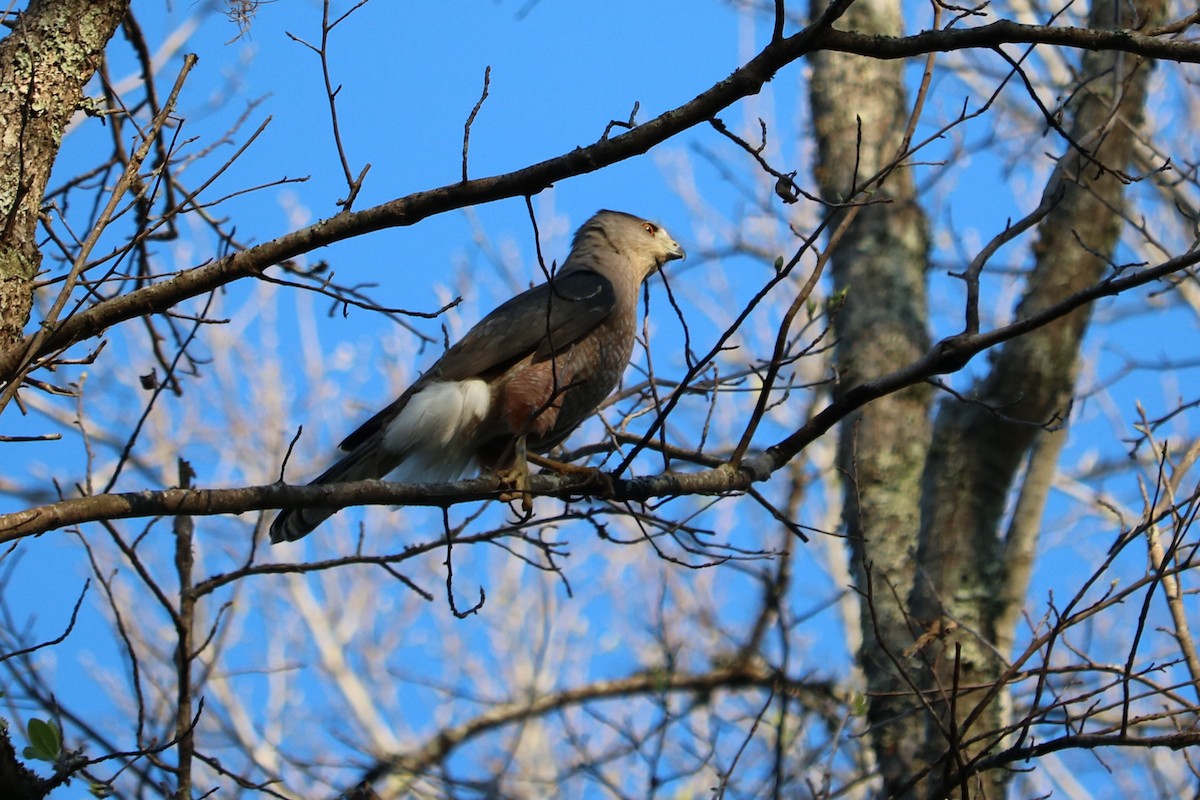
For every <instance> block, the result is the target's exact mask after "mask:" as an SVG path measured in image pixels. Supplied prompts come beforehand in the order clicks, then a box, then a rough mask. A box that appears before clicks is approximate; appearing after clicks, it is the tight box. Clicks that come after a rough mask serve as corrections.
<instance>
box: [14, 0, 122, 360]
mask: <svg viewBox="0 0 1200 800" xmlns="http://www.w3.org/2000/svg"><path fill="white" fill-rule="evenodd" d="M128 4H129V3H128V0H33V2H31V3H30V4H29V8H28V9H27V10H26V11H25V12H24V13H22V14H20V15H19V16H18V17H17V19H16V23H15V24H14V26H13V28H12V32H11V33H10V34H9V35H8V36H7V37H6V38H5V39H4V40H3V41H2V42H0V350H3V349H4V348H6V347H8V346H10V345H12V344H13V343H15V342H17V341H19V340H20V338H21V331H22V328H24V326H25V323H26V322H28V321H29V311H30V308H31V307H32V304H33V276H34V275H35V274H36V273H37V270H38V266H39V265H40V263H41V255H40V253H39V252H38V248H37V239H36V234H37V225H38V212H39V210H40V207H41V202H42V195H43V193H44V192H45V189H46V181H47V180H49V178H50V170H51V168H52V167H53V166H54V160H55V158H56V157H57V156H58V148H59V145H60V144H61V143H62V136H63V131H64V129H65V128H66V125H67V122H68V121H70V119H71V116H72V115H73V114H74V113H75V111H76V109H77V108H78V107H79V103H80V100H81V99H82V97H83V87H84V85H85V84H86V83H87V82H88V81H89V80H90V79H91V77H92V75H93V74H94V73H95V72H96V69H97V68H98V67H99V66H100V60H101V54H102V53H103V51H104V46H105V44H107V42H108V40H109V39H110V38H111V37H112V35H113V33H114V32H115V31H116V29H117V25H119V24H120V22H121V18H122V17H124V16H125V10H126V8H127V7H128Z"/></svg>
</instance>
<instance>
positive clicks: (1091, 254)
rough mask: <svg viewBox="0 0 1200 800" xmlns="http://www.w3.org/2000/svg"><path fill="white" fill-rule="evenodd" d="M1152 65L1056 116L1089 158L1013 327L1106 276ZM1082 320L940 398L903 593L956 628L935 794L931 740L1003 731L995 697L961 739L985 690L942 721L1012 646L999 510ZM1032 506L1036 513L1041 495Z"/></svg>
mask: <svg viewBox="0 0 1200 800" xmlns="http://www.w3.org/2000/svg"><path fill="white" fill-rule="evenodd" d="M1164 13H1165V4H1164V3H1161V2H1141V3H1137V4H1135V6H1134V7H1133V10H1132V11H1131V7H1130V6H1129V5H1122V4H1118V3H1115V2H1111V0H1098V1H1097V2H1096V3H1094V5H1093V7H1092V11H1091V20H1090V24H1091V26H1092V27H1095V28H1105V27H1110V28H1132V27H1141V26H1142V25H1145V24H1147V22H1148V21H1149V24H1151V25H1153V24H1154V21H1155V20H1161V19H1162V16H1163V14H1164ZM1132 14H1137V18H1136V19H1135V18H1133V16H1132ZM1150 68H1151V65H1150V63H1149V62H1147V61H1145V60H1142V59H1139V58H1136V57H1134V56H1131V55H1126V54H1123V53H1115V52H1089V53H1087V54H1086V55H1085V57H1084V59H1083V66H1082V69H1081V74H1080V78H1079V83H1078V86H1079V87H1080V89H1079V90H1078V91H1077V92H1075V94H1074V97H1073V99H1072V101H1071V102H1070V104H1069V105H1068V106H1067V109H1066V112H1067V114H1066V118H1067V119H1068V120H1069V122H1068V131H1069V134H1070V136H1071V139H1072V140H1073V141H1074V142H1077V143H1078V144H1079V145H1080V146H1081V147H1082V148H1084V149H1085V150H1086V151H1087V152H1088V153H1089V154H1090V155H1084V154H1082V153H1080V152H1079V151H1077V150H1075V149H1074V148H1071V149H1070V150H1069V151H1068V152H1067V154H1066V155H1064V156H1063V158H1062V159H1061V160H1060V162H1059V164H1058V166H1057V168H1056V170H1055V172H1054V174H1053V175H1052V177H1051V179H1050V184H1049V186H1048V187H1047V189H1046V192H1047V195H1046V196H1047V197H1050V198H1052V199H1053V203H1054V205H1053V208H1052V209H1051V211H1050V212H1049V214H1048V215H1047V216H1046V217H1045V218H1044V219H1043V220H1042V222H1041V223H1040V225H1039V229H1038V241H1037V243H1036V244H1035V245H1034V255H1035V258H1036V261H1035V263H1034V267H1033V271H1032V272H1031V274H1030V276H1029V279H1028V282H1027V285H1026V288H1025V292H1024V295H1023V297H1022V300H1021V303H1020V305H1019V307H1018V309H1017V317H1018V318H1020V317H1025V316H1028V315H1030V314H1032V313H1034V312H1037V311H1039V310H1041V309H1044V308H1046V307H1048V306H1051V305H1054V304H1055V303H1058V302H1060V301H1061V300H1063V299H1064V298H1066V297H1067V296H1069V295H1071V294H1073V293H1075V292H1078V291H1080V290H1081V289H1084V288H1085V287H1087V286H1091V285H1093V284H1095V283H1096V282H1098V281H1099V280H1101V279H1102V278H1103V277H1105V275H1106V274H1107V273H1109V272H1110V269H1111V266H1110V260H1111V258H1112V255H1113V253H1114V252H1115V249H1116V245H1117V240H1118V236H1119V235H1120V231H1121V227H1122V223H1123V220H1122V217H1121V207H1122V195H1123V193H1124V188H1125V183H1126V181H1125V180H1123V179H1121V178H1120V177H1119V176H1118V174H1117V173H1119V172H1120V171H1122V170H1124V169H1125V168H1126V166H1127V165H1128V164H1129V163H1130V160H1131V156H1132V154H1133V145H1134V142H1135V138H1136V132H1137V128H1138V126H1139V124H1140V120H1141V115H1142V112H1143V106H1144V102H1145V95H1146V83H1147V79H1148V78H1149V75H1150ZM1090 316H1091V307H1090V306H1087V307H1084V308H1082V309H1080V310H1079V311H1076V312H1074V313H1073V314H1070V315H1068V316H1066V317H1064V318H1062V319H1060V320H1058V321H1057V322H1054V323H1052V324H1050V325H1047V326H1045V327H1043V328H1040V329H1038V330H1037V331H1034V332H1033V333H1030V334H1027V335H1025V336H1023V337H1021V338H1018V339H1015V340H1013V341H1012V342H1010V343H1009V344H1007V345H1006V346H1005V347H1004V348H1002V349H1001V350H1000V351H999V352H998V353H996V354H995V356H994V357H993V361H992V369H991V371H990V372H989V374H988V375H987V377H986V378H985V379H983V380H982V381H981V383H980V384H979V385H978V386H977V388H976V389H975V390H974V391H973V392H972V395H973V396H975V397H976V398H977V399H978V400H979V401H980V402H979V403H972V404H967V403H963V402H960V401H958V400H955V399H947V400H944V401H943V402H942V403H941V404H940V406H939V409H938V419H937V424H936V427H935V431H934V439H933V446H932V449H931V451H930V455H929V466H928V469H927V472H926V479H925V485H924V503H923V509H924V513H923V515H922V520H923V525H922V529H921V539H920V543H919V546H918V551H917V554H918V557H917V561H918V563H919V565H920V569H921V570H922V572H923V574H924V577H923V579H922V580H919V581H917V582H916V583H915V584H914V585H913V587H912V597H911V607H912V613H913V615H914V617H915V618H916V619H918V620H920V621H921V622H922V623H924V624H937V625H939V626H940V627H941V628H942V629H945V625H944V624H942V623H944V622H946V621H953V622H954V623H955V624H956V625H957V627H956V629H955V630H954V632H953V633H951V634H950V635H948V636H946V637H944V638H942V639H941V640H939V641H937V642H934V643H932V644H931V645H930V646H929V647H927V648H926V649H925V651H924V656H925V661H926V663H929V664H931V665H932V667H933V670H932V672H933V674H932V676H931V678H932V679H933V681H932V682H931V683H930V684H929V687H930V688H931V689H932V688H933V687H934V686H939V687H941V690H940V691H941V692H942V693H943V694H942V696H941V698H940V700H939V701H938V702H937V703H935V708H937V709H938V710H939V711H941V712H943V716H942V719H941V720H940V721H935V720H932V719H931V720H929V727H928V729H927V731H926V734H925V736H924V741H925V755H924V758H923V760H924V761H925V762H926V763H928V764H931V765H932V764H938V769H937V770H936V771H935V772H934V774H933V777H934V778H935V780H934V781H933V784H934V785H935V786H936V785H937V784H938V783H939V782H940V781H938V780H936V778H937V777H938V776H939V775H940V774H943V770H944V771H945V774H946V775H947V776H952V775H953V773H954V771H955V769H954V767H955V765H954V764H953V761H954V758H953V757H952V756H953V751H954V750H956V749H958V745H957V743H956V742H951V743H950V744H948V743H947V741H946V736H945V734H944V733H942V732H939V731H945V730H953V731H954V732H955V733H954V736H955V737H956V738H958V739H967V740H969V739H971V738H972V737H974V736H978V735H980V734H982V733H986V732H988V731H994V730H997V729H999V728H1000V727H1001V726H1002V725H1003V723H1004V721H1005V720H1004V719H1003V716H1002V705H1003V704H1001V703H999V702H995V701H993V702H991V703H990V705H989V707H988V708H987V709H985V710H984V711H983V713H981V714H980V715H979V716H978V718H977V719H976V720H975V721H974V723H973V725H972V729H971V730H963V729H962V728H961V724H962V723H963V721H964V720H965V718H966V717H967V716H968V715H969V714H971V713H972V712H973V711H974V704H975V701H976V700H978V699H979V698H980V695H981V693H982V692H981V691H976V692H970V691H967V690H960V691H959V693H958V697H957V698H956V699H955V702H954V708H955V714H954V717H955V719H954V720H950V719H949V716H948V714H947V713H945V712H946V709H947V708H948V705H949V701H950V698H949V696H948V694H947V692H948V687H951V686H953V685H958V686H966V687H986V686H990V685H992V684H993V683H994V682H995V680H996V679H997V677H998V676H999V674H1000V672H1001V670H1002V669H1003V665H1002V663H1001V662H1000V660H999V659H998V658H997V653H996V650H995V649H994V647H993V645H995V644H998V643H1011V641H1012V639H1013V635H1014V631H1013V626H1014V625H1015V624H1016V622H1017V620H1018V619H1019V615H1018V614H1016V613H1014V609H1013V608H1011V604H1012V603H1021V602H1023V600H1024V590H1025V586H1024V585H1022V586H1020V587H1019V591H1016V590H1014V587H1013V586H1012V583H1011V576H1012V575H1014V574H1019V575H1021V576H1022V578H1021V581H1022V583H1023V582H1024V581H1025V580H1026V578H1025V576H1027V574H1028V564H1027V561H1028V559H1029V558H1030V557H1031V556H1032V548H1030V547H1028V546H1020V547H1012V546H1008V544H1010V543H1006V542H1005V541H1004V538H1003V536H1002V533H1001V531H1002V530H1003V526H1004V519H1003V517H1004V514H1005V507H1006V504H1007V502H1008V500H1009V496H1010V492H1011V490H1012V488H1013V486H1014V481H1015V479H1016V476H1017V474H1018V472H1019V471H1020V470H1021V468H1022V466H1023V464H1024V463H1025V461H1026V459H1027V458H1028V457H1029V456H1030V453H1031V450H1032V449H1033V448H1034V446H1035V445H1040V444H1041V440H1042V439H1048V438H1051V437H1054V436H1055V435H1056V434H1054V433H1053V432H1052V431H1053V430H1054V429H1055V428H1056V427H1058V426H1061V425H1064V424H1066V418H1067V415H1068V413H1069V410H1070V400H1071V396H1072V393H1073V390H1074V386H1075V379H1076V374H1077V361H1078V355H1079V350H1080V346H1081V344H1082V341H1083V337H1084V334H1085V332H1086V329H1087V325H1088V321H1089V319H1090ZM1057 435H1058V436H1059V437H1061V434H1057ZM1051 449H1052V451H1053V450H1056V448H1053V447H1052V448H1051ZM1034 472H1036V470H1035V471H1034ZM1031 479H1033V480H1037V479H1039V478H1038V477H1037V476H1034V477H1032V478H1031ZM1042 479H1044V478H1042ZM1040 496H1041V499H1040V500H1039V501H1038V508H1037V511H1038V514H1037V516H1038V517H1040V516H1041V514H1040V510H1041V508H1040V507H1041V504H1042V502H1044V493H1041V495H1040ZM1022 513H1028V510H1023V511H1022ZM1006 556H1007V557H1008V558H1010V559H1012V560H1011V561H1008V560H1006ZM1001 626H1004V629H1001ZM956 648H957V652H956ZM1000 655H1003V656H1007V655H1008V653H1001V654H1000ZM956 659H957V661H958V663H957V666H956V664H955V661H956ZM991 743H992V739H991V738H990V737H989V738H987V739H986V740H985V741H984V742H981V743H980V744H979V745H977V746H974V747H966V748H965V749H963V750H962V751H961V752H960V753H959V755H958V758H959V759H967V758H970V757H974V756H975V755H978V752H979V749H980V748H981V747H985V746H988V745H989V744H991ZM951 780H952V781H953V778H952V777H951ZM1003 785H1004V778H1003V776H1002V775H1001V774H1000V773H998V772H997V773H996V774H995V775H993V776H990V778H988V779H987V780H985V781H984V782H983V783H982V784H981V785H980V786H979V787H978V788H979V791H980V793H981V796H987V797H1000V796H1002V792H1003Z"/></svg>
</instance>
